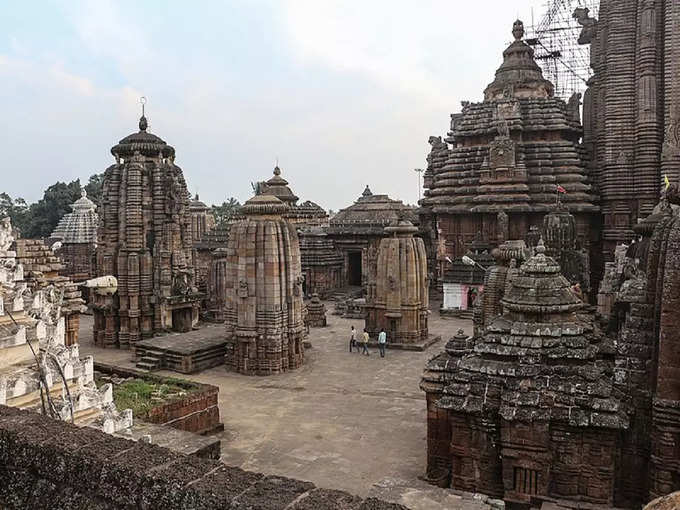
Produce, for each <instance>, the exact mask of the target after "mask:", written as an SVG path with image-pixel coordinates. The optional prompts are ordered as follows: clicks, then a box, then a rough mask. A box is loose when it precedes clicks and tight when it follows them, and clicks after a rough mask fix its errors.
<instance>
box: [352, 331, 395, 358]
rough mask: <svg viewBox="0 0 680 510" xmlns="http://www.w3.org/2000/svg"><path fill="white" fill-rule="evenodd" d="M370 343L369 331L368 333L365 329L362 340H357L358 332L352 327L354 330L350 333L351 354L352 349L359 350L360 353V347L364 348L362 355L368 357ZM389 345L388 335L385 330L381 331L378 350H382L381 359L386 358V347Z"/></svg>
mask: <svg viewBox="0 0 680 510" xmlns="http://www.w3.org/2000/svg"><path fill="white" fill-rule="evenodd" d="M368 341H369V336H368V331H366V328H364V332H363V334H362V336H361V340H359V339H357V330H356V329H354V326H352V329H351V331H350V337H349V352H352V349H355V348H356V350H357V352H359V345H361V347H362V349H363V350H362V351H361V353H362V354H365V355H366V356H369V355H370V353H369V352H368ZM386 344H387V333H385V330H384V329H381V330H380V333H378V349H379V350H380V357H381V358H384V357H385V345H386Z"/></svg>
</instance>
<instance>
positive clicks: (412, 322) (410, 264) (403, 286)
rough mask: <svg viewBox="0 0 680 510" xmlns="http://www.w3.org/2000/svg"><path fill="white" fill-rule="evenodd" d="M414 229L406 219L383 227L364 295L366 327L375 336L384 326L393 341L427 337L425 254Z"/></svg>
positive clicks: (417, 341)
mask: <svg viewBox="0 0 680 510" xmlns="http://www.w3.org/2000/svg"><path fill="white" fill-rule="evenodd" d="M416 232H418V229H417V228H416V227H414V226H413V224H412V223H410V222H408V221H400V222H398V223H397V222H395V224H393V225H391V226H389V227H386V228H385V233H386V234H387V235H389V236H390V237H387V238H385V239H383V240H382V241H380V247H379V248H378V260H377V271H376V281H375V284H372V285H370V286H369V291H368V295H367V297H366V329H367V331H368V333H369V334H370V335H371V336H377V334H378V333H379V332H380V330H381V329H384V330H385V332H386V333H387V336H388V338H389V341H390V345H392V346H393V345H394V344H413V343H421V342H424V341H426V340H427V337H428V329H427V321H428V315H429V285H428V280H427V256H426V254H425V244H424V243H423V240H422V239H419V238H415V237H413V234H415V233H416Z"/></svg>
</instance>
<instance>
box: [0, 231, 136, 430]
mask: <svg viewBox="0 0 680 510" xmlns="http://www.w3.org/2000/svg"><path fill="white" fill-rule="evenodd" d="M40 242H41V243H42V241H40ZM17 244H22V245H24V247H25V245H26V242H23V243H17V242H15V240H14V238H13V237H12V230H11V225H10V221H9V218H5V219H3V220H2V222H0V405H8V406H12V407H18V408H21V409H30V410H34V411H38V412H42V413H43V414H47V415H49V416H51V417H53V418H56V419H60V420H68V421H71V422H74V423H77V424H79V425H90V426H93V427H96V428H100V429H102V430H104V431H106V432H114V431H119V430H123V429H127V428H129V427H130V426H131V425H132V412H131V411H130V410H129V409H128V410H126V411H125V412H122V413H120V412H118V411H117V410H116V407H115V405H114V404H113V396H112V389H111V385H110V384H109V385H105V386H103V387H102V388H101V389H98V388H97V387H96V386H95V384H94V380H93V375H94V369H93V359H92V357H91V356H90V357H86V358H84V359H81V358H80V356H79V346H78V344H77V343H76V342H73V343H72V344H71V345H67V344H66V343H65V340H66V337H67V335H66V329H67V323H66V320H65V318H64V316H63V315H62V311H68V308H69V306H68V304H67V301H68V300H69V299H71V300H73V299H74V298H73V296H70V297H69V296H68V294H69V293H71V292H72V289H71V288H70V287H64V286H59V285H55V284H53V283H51V282H48V281H46V280H43V281H42V282H41V285H40V286H38V285H37V284H36V280H35V278H36V274H35V273H36V272H37V271H36V269H35V267H34V268H33V269H29V270H26V269H25V268H24V267H23V265H22V263H21V262H20V261H19V259H17V256H16V255H17V253H16V247H17ZM42 246H44V244H43V245H42ZM46 249H47V251H49V249H48V248H46ZM24 260H29V258H26V257H24ZM28 275H30V278H33V279H34V281H33V284H31V283H30V282H27V280H26V277H27V276H28ZM78 295H79V293H78ZM80 303H82V301H80ZM78 313H79V311H78Z"/></svg>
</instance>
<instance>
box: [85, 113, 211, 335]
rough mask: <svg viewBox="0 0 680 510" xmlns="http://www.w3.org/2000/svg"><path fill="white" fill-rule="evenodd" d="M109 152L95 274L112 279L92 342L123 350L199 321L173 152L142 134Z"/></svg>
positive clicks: (100, 301) (142, 129)
mask: <svg viewBox="0 0 680 510" xmlns="http://www.w3.org/2000/svg"><path fill="white" fill-rule="evenodd" d="M147 128H148V124H147V120H146V117H145V116H144V115H142V117H141V118H140V120H139V132H138V133H133V134H131V135H129V136H127V137H125V138H123V139H122V140H121V141H120V142H119V143H118V145H116V146H114V147H113V148H112V149H111V154H113V156H114V157H115V158H116V163H115V164H114V165H112V166H110V167H109V168H107V169H106V172H105V174H104V182H103V184H102V203H101V211H100V217H101V221H100V227H99V235H98V238H99V246H98V249H97V274H98V275H99V276H103V275H113V276H115V277H116V278H117V279H118V292H117V294H115V295H114V296H95V302H94V306H93V309H94V339H95V342H96V343H97V344H99V345H106V346H109V345H115V346H118V347H121V348H128V347H130V345H131V344H134V343H135V342H137V341H138V340H139V339H140V338H142V337H149V336H152V335H153V334H154V332H156V331H160V330H165V329H174V330H176V331H188V330H190V329H191V327H192V325H193V324H194V323H195V322H196V321H197V320H198V307H199V301H200V297H201V296H200V294H198V293H197V292H196V289H195V287H194V286H193V279H194V271H193V267H192V257H191V243H192V235H191V223H190V221H191V220H190V217H189V211H188V207H189V193H188V191H187V185H186V182H185V180H184V176H183V175H182V169H181V168H180V167H178V166H177V165H175V149H174V148H173V147H171V146H170V145H168V144H166V143H165V142H164V141H163V140H161V139H160V138H159V137H157V136H156V135H152V134H151V133H148V132H147Z"/></svg>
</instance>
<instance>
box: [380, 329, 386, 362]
mask: <svg viewBox="0 0 680 510" xmlns="http://www.w3.org/2000/svg"><path fill="white" fill-rule="evenodd" d="M386 343H387V333H385V330H384V329H381V330H380V333H378V348H379V349H380V357H381V358H384V357H385V344H386Z"/></svg>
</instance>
